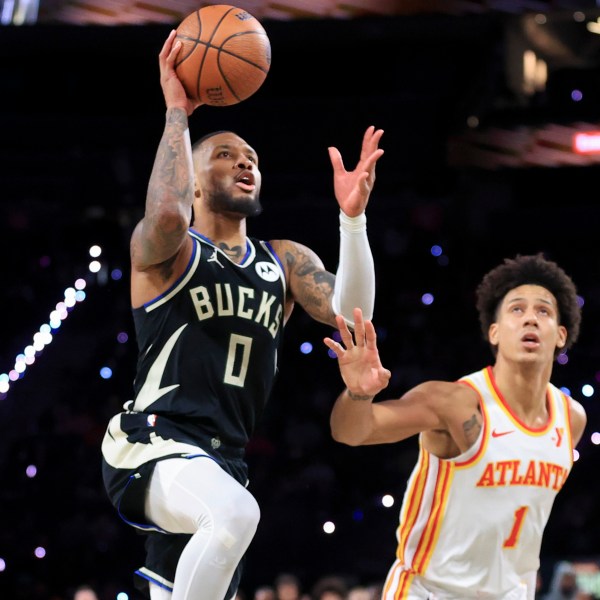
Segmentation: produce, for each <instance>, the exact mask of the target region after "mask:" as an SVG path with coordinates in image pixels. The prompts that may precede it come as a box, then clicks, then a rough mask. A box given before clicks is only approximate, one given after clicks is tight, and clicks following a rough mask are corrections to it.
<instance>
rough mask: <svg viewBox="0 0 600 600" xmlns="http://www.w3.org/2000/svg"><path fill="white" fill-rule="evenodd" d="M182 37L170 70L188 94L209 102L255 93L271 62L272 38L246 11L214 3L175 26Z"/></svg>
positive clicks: (220, 102) (219, 103) (227, 102)
mask: <svg viewBox="0 0 600 600" xmlns="http://www.w3.org/2000/svg"><path fill="white" fill-rule="evenodd" d="M176 39H177V40H180V41H181V43H182V46H181V49H180V51H179V54H178V55H177V58H176V60H175V71H176V73H177V76H178V77H179V79H180V81H181V83H182V84H183V87H184V88H185V91H186V93H187V95H188V96H189V97H190V98H194V99H195V100H199V101H200V102H201V103H202V104H208V105H211V106H229V105H231V104H237V103H238V102H241V101H242V100H245V99H246V98H249V97H250V96H251V95H252V94H254V93H255V92H256V91H257V90H258V88H259V87H260V86H261V85H262V84H263V82H264V81H265V79H266V77H267V73H268V72H269V68H270V67H271V43H270V42H269V38H268V37H267V33H266V31H265V29H264V27H263V26H262V25H261V24H260V22H259V21H258V20H257V19H256V18H254V17H253V16H252V15H251V14H250V13H248V12H247V11H245V10H243V9H241V8H237V7H235V6H229V5H227V4H215V5H212V6H204V7H202V8H200V9H199V10H197V11H195V12H193V13H192V14H190V15H188V16H187V17H186V18H185V19H184V20H183V21H181V23H180V24H179V26H178V27H177V37H176Z"/></svg>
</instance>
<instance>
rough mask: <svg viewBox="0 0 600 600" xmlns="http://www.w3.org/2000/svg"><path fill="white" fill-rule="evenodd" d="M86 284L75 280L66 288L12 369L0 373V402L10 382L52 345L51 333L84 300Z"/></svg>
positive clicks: (18, 376) (20, 377)
mask: <svg viewBox="0 0 600 600" xmlns="http://www.w3.org/2000/svg"><path fill="white" fill-rule="evenodd" d="M85 286H86V283H85V280H84V279H81V278H80V279H77V281H76V282H75V285H74V286H73V287H68V288H66V289H65V291H64V293H63V299H62V300H61V301H59V302H57V303H56V305H55V308H54V309H52V310H51V311H50V312H49V314H48V322H47V323H42V325H40V327H39V329H38V331H36V332H35V333H34V334H33V337H32V343H31V344H28V345H27V346H25V349H24V350H23V351H22V352H19V353H18V354H17V355H16V356H15V363H14V366H13V368H12V369H11V370H10V371H8V373H0V400H3V399H4V398H6V395H7V394H8V392H9V390H10V387H11V382H15V381H18V380H19V379H22V378H23V376H24V375H25V373H26V371H27V367H29V366H31V365H33V364H34V363H35V361H36V358H37V357H38V355H39V354H40V353H41V352H42V351H43V350H44V348H46V346H48V345H49V344H51V343H52V340H53V339H54V337H53V335H52V332H53V331H56V330H57V329H58V328H59V327H60V326H61V323H62V321H64V320H65V319H66V318H67V317H68V316H69V314H70V311H71V310H72V309H73V307H74V306H75V305H76V304H77V303H79V302H83V300H85V292H83V291H82V290H83V288H85Z"/></svg>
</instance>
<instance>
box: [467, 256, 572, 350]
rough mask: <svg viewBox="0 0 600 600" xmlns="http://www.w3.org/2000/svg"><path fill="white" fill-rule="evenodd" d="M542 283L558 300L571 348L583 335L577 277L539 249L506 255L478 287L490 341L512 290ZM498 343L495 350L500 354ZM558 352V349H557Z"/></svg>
mask: <svg viewBox="0 0 600 600" xmlns="http://www.w3.org/2000/svg"><path fill="white" fill-rule="evenodd" d="M527 284H529V285H539V286H541V287H543V288H545V289H547V290H548V291H549V292H550V293H551V294H552V295H553V296H554V297H555V298H556V302H557V304H558V322H559V323H560V325H563V326H564V327H565V328H566V330H567V333H568V335H567V343H566V345H565V348H564V349H563V351H564V350H567V349H568V348H570V347H571V346H572V345H573V344H574V343H575V342H576V341H577V338H578V336H579V326H580V324H581V307H580V305H579V299H578V297H577V289H576V288H575V284H574V283H573V280H572V279H571V278H570V277H569V276H568V275H567V274H566V273H565V271H564V270H563V269H562V268H561V267H559V266H558V265H557V264H556V263H555V262H553V261H551V260H548V259H546V258H545V257H544V255H543V253H541V252H538V253H537V254H532V255H526V256H524V255H520V254H517V256H516V257H515V258H505V259H504V262H503V263H502V264H500V265H498V266H497V267H495V268H493V269H492V270H491V271H489V272H488V273H487V274H486V275H485V276H484V277H483V279H482V280H481V283H480V284H479V286H478V287H477V292H476V294H477V310H478V311H479V322H480V323H481V331H482V332H483V337H484V339H485V340H486V341H488V335H489V329H490V325H491V324H492V323H495V322H496V319H497V313H498V308H499V307H500V304H501V303H502V300H503V299H504V296H506V294H507V293H508V292H510V290H513V289H515V288H517V287H519V286H521V285H527ZM496 351H497V349H496V347H495V346H493V345H492V352H493V353H494V355H496ZM557 354H558V351H557Z"/></svg>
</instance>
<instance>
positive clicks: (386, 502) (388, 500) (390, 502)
mask: <svg viewBox="0 0 600 600" xmlns="http://www.w3.org/2000/svg"><path fill="white" fill-rule="evenodd" d="M381 504H383V506H385V507H386V508H391V507H392V506H394V496H392V495H391V494H386V495H385V496H383V497H382V498H381Z"/></svg>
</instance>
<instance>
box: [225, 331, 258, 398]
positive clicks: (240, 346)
mask: <svg viewBox="0 0 600 600" xmlns="http://www.w3.org/2000/svg"><path fill="white" fill-rule="evenodd" d="M251 347H252V338H250V337H248V336H246V335H238V334H237V333H232V334H231V336H230V337H229V350H228V352H227V364H226V365H225V377H224V378H223V381H224V382H225V383H228V384H229V385H237V386H238V387H244V381H246V373H247V372H248V362H249V361H250V348H251ZM236 365H237V366H236Z"/></svg>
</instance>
